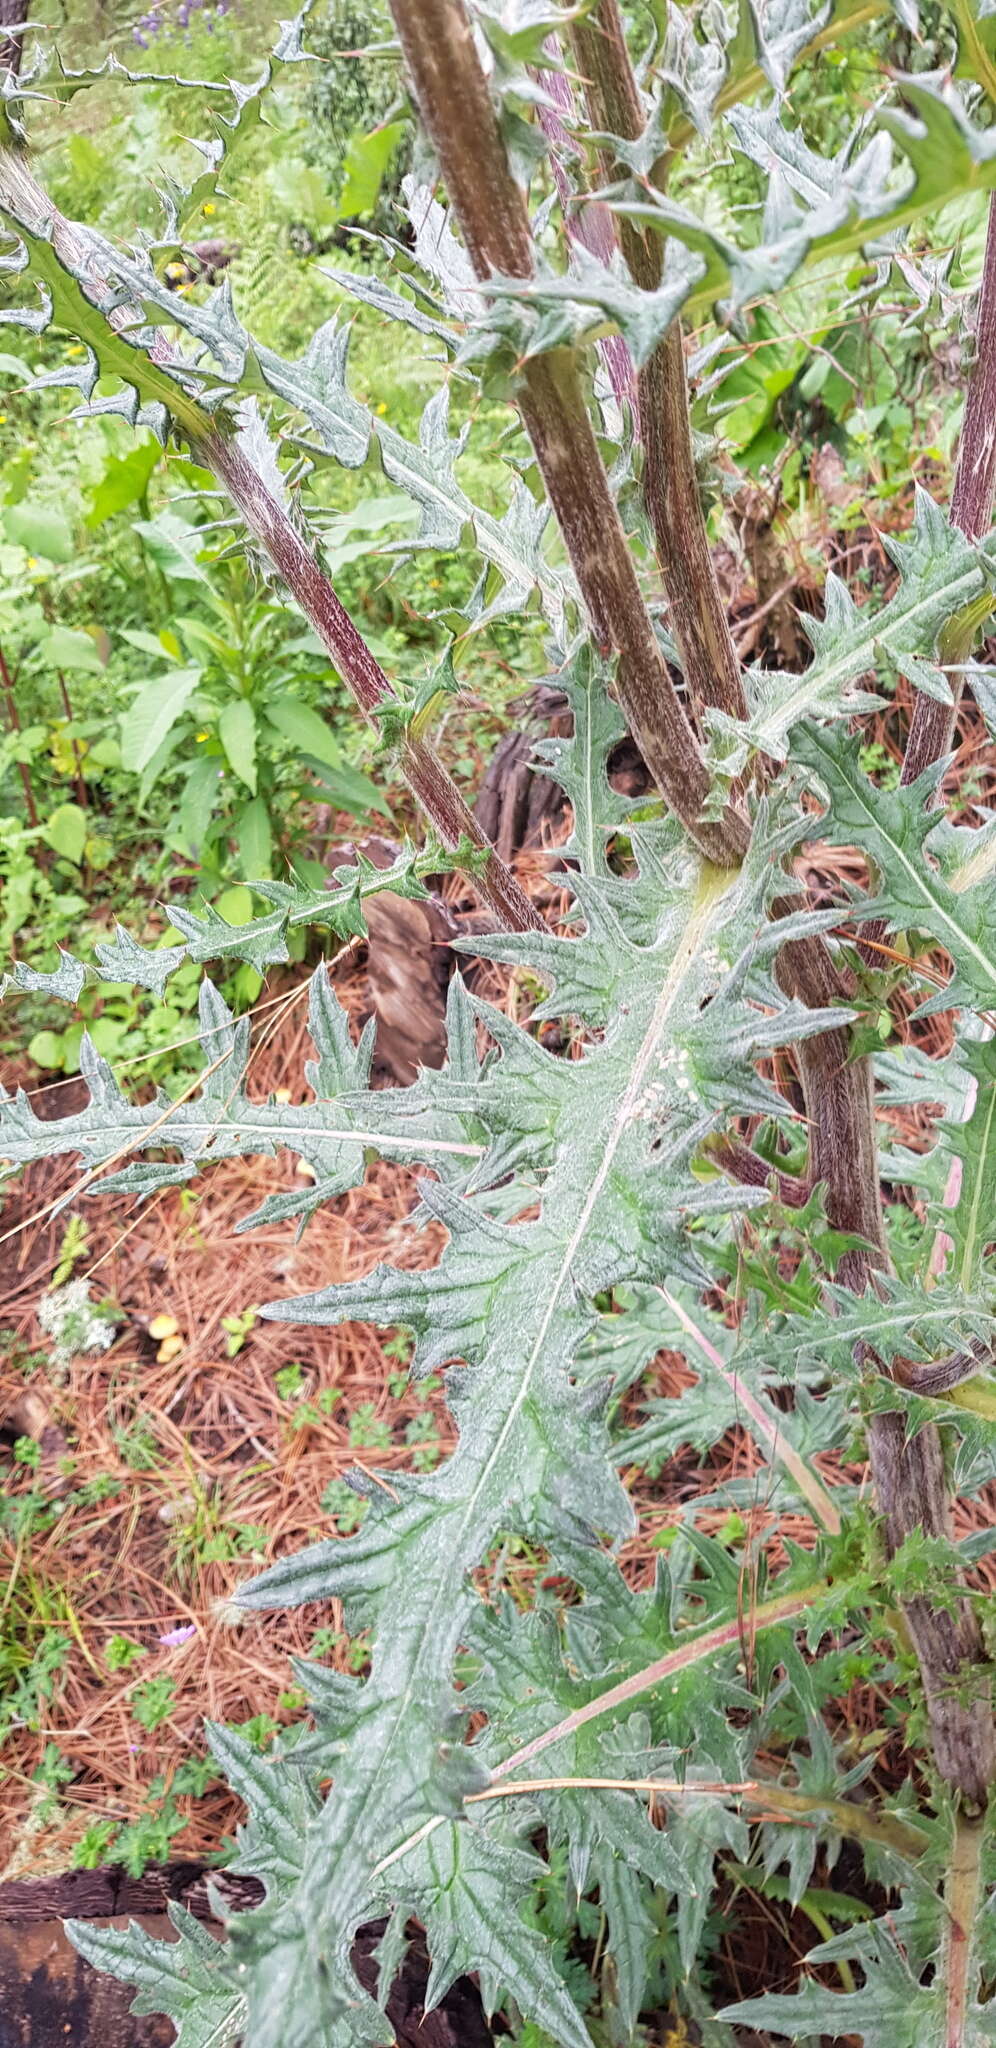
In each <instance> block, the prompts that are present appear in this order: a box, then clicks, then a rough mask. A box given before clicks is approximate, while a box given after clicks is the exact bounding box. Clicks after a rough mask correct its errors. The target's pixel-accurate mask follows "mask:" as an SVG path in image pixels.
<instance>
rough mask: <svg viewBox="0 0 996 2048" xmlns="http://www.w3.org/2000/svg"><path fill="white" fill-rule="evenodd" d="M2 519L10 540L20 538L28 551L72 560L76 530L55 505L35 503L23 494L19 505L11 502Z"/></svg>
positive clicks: (58, 559)
mask: <svg viewBox="0 0 996 2048" xmlns="http://www.w3.org/2000/svg"><path fill="white" fill-rule="evenodd" d="M3 523H4V526H5V528H6V531H7V538H8V540H13V541H17V542H18V544H19V545H20V546H21V547H22V548H26V549H27V551H28V553H29V555H43V556H44V558H45V560H46V561H47V562H71V561H72V559H73V554H74V552H75V548H74V542H73V530H72V527H71V526H70V524H69V521H68V519H67V518H66V517H65V515H64V514H63V513H62V512H57V511H56V510H55V508H54V506H52V505H38V504H33V503H32V502H31V500H30V499H27V498H22V500H21V503H20V504H19V505H8V507H7V510H6V511H5V513H4V515H3Z"/></svg>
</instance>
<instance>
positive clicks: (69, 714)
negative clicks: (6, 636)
mask: <svg viewBox="0 0 996 2048" xmlns="http://www.w3.org/2000/svg"><path fill="white" fill-rule="evenodd" d="M56 675H57V676H58V678H59V695H60V696H61V698H62V708H63V710H64V712H65V714H66V719H67V721H68V723H69V724H70V725H71V724H72V722H73V707H72V705H71V703H70V701H69V691H68V690H67V688H66V678H65V676H64V675H63V673H62V670H61V668H59V669H56ZM71 744H72V749H73V760H74V761H75V763H76V801H77V803H78V804H79V807H80V809H81V810H82V811H85V810H86V809H87V803H88V799H87V789H86V781H85V778H84V775H83V756H82V754H81V753H80V743H79V740H77V739H74V740H73V741H72V743H71Z"/></svg>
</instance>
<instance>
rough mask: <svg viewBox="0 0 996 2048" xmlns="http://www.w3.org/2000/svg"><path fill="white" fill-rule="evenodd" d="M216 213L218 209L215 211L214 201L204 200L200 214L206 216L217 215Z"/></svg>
mask: <svg viewBox="0 0 996 2048" xmlns="http://www.w3.org/2000/svg"><path fill="white" fill-rule="evenodd" d="M217 211H218V209H217V207H216V205H215V203H214V200H213V199H205V201H204V205H203V206H202V208H201V212H202V213H208V214H211V213H217Z"/></svg>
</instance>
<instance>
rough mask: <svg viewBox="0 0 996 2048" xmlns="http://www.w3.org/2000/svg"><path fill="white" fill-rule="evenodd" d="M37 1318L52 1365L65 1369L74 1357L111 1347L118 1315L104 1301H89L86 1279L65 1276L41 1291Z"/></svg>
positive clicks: (88, 1287) (89, 1354)
mask: <svg viewBox="0 0 996 2048" xmlns="http://www.w3.org/2000/svg"><path fill="white" fill-rule="evenodd" d="M38 1321H39V1323H40V1325H41V1328H42V1329H43V1331H44V1332H45V1335H46V1337H48V1338H49V1340H50V1342H51V1345H52V1365H53V1368H54V1370H55V1371H56V1372H57V1373H64V1372H67V1371H68V1369H69V1367H70V1365H71V1364H72V1362H73V1359H74V1358H86V1357H88V1356H94V1355H96V1354H97V1353H98V1352H101V1351H107V1350H109V1349H110V1346H111V1345H112V1344H113V1342H114V1326H115V1323H116V1321H117V1317H116V1315H115V1312H114V1310H113V1309H112V1308H111V1307H110V1306H109V1304H108V1303H107V1302H103V1301H91V1299H90V1286H89V1282H88V1281H86V1280H67V1281H66V1284H65V1286H64V1287H52V1288H50V1289H49V1291H48V1293H47V1294H43V1295H42V1297H41V1300H40V1301H39V1303H38Z"/></svg>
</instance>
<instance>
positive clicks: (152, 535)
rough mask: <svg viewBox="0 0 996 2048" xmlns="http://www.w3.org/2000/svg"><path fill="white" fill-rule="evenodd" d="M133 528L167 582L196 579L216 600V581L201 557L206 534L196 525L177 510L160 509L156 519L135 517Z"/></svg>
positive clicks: (196, 582) (184, 581) (187, 581)
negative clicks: (179, 515)
mask: <svg viewBox="0 0 996 2048" xmlns="http://www.w3.org/2000/svg"><path fill="white" fill-rule="evenodd" d="M134 531H135V532H136V533H137V534H138V536H139V539H140V540H141V542H142V545H143V547H144V548H145V550H146V552H147V553H148V555H149V556H150V557H151V559H152V561H153V562H155V564H156V567H157V569H161V570H162V572H163V575H164V576H165V578H166V582H167V584H169V585H170V586H172V585H173V584H174V583H195V584H197V585H199V587H200V588H201V589H202V590H204V591H206V592H208V593H209V594H210V596H211V599H212V601H213V600H214V595H215V593H214V585H213V583H212V581H211V578H210V576H209V575H208V572H207V570H206V569H205V567H204V564H203V563H202V562H201V561H200V560H199V559H198V557H199V554H200V552H201V543H202V539H203V536H202V535H201V534H200V533H199V532H198V529H197V527H196V526H188V525H187V523H186V521H185V520H183V519H180V518H179V517H178V516H177V514H176V513H175V512H160V513H159V515H158V517H157V518H156V519H136V520H135V522H134Z"/></svg>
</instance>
